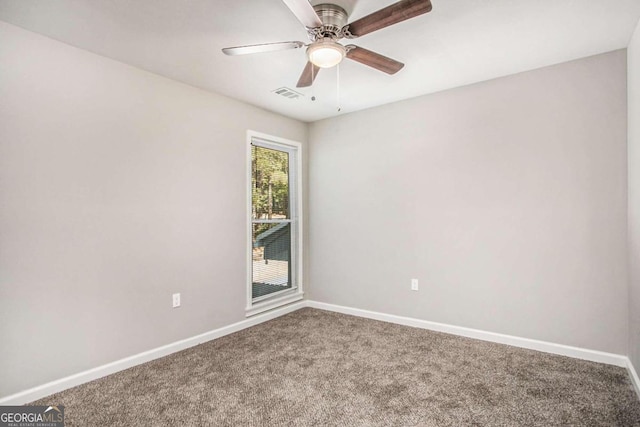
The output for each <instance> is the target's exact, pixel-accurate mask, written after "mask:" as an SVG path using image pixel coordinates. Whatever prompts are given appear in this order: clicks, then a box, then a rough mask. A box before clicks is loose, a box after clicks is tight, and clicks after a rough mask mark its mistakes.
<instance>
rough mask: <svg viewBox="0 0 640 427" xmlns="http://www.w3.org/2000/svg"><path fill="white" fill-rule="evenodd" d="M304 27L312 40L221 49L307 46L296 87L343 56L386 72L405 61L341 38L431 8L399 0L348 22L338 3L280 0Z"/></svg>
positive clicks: (425, 2)
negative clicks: (313, 3) (302, 67)
mask: <svg viewBox="0 0 640 427" xmlns="http://www.w3.org/2000/svg"><path fill="white" fill-rule="evenodd" d="M282 1H283V2H284V3H285V4H286V5H287V7H288V8H289V9H290V10H291V12H293V14H294V15H295V16H296V18H298V20H299V21H300V22H301V23H302V25H304V26H305V27H306V29H307V33H308V35H309V39H310V40H311V43H309V44H305V43H303V42H300V41H288V42H279V43H265V44H256V45H249V46H237V47H227V48H224V49H222V51H223V52H224V53H225V54H227V55H232V56H234V55H244V54H249V53H259V52H273V51H279V50H288V49H299V48H301V47H305V46H306V47H307V57H308V59H309V60H308V62H307V65H306V66H305V68H304V71H303V72H302V75H301V76H300V79H299V80H298V84H297V85H296V86H297V87H307V86H311V85H312V84H313V80H314V79H315V77H316V76H317V75H318V71H319V70H320V68H330V67H333V66H335V65H338V64H339V63H340V62H341V61H342V60H343V59H344V58H345V57H346V58H349V59H352V60H354V61H357V62H360V63H361V64H364V65H368V66H369V67H373V68H375V69H376V70H380V71H383V72H385V73H387V74H395V73H397V72H398V71H400V69H401V68H402V67H404V64H403V63H402V62H398V61H396V60H394V59H391V58H387V57H386V56H383V55H380V54H379V53H375V52H372V51H370V50H367V49H364V48H361V47H358V46H355V45H352V44H349V45H346V46H344V45H342V44H340V43H338V40H340V39H342V38H347V39H355V38H357V37H360V36H364V35H365V34H369V33H371V32H373V31H376V30H380V29H382V28H385V27H388V26H390V25H393V24H397V23H398V22H402V21H405V20H407V19H410V18H413V17H416V16H418V15H422V14H423V13H427V12H429V11H431V7H432V6H431V1H430V0H400V1H398V2H397V3H394V4H392V5H390V6H387V7H385V8H383V9H380V10H378V11H377V12H373V13H372V14H370V15H367V16H365V17H363V18H360V19H358V20H357V21H354V22H352V23H350V24H348V23H347V19H348V14H347V12H346V11H345V10H344V9H343V8H342V7H340V6H338V5H335V4H331V3H322V4H318V5H316V6H311V4H310V3H309V1H308V0H282Z"/></svg>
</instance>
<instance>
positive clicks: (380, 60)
mask: <svg viewBox="0 0 640 427" xmlns="http://www.w3.org/2000/svg"><path fill="white" fill-rule="evenodd" d="M346 47H347V48H349V51H348V52H347V58H349V59H353V60H354V61H357V62H359V63H361V64H364V65H368V66H369V67H372V68H375V69H376V70H380V71H383V72H385V73H387V74H395V73H397V72H398V71H400V70H401V69H402V67H404V64H403V63H402V62H398V61H396V60H395V59H391V58H387V57H386V56H384V55H380V54H379V53H375V52H372V51H370V50H367V49H364V48H361V47H358V46H354V45H352V44H350V45H348V46H346Z"/></svg>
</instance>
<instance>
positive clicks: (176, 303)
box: [173, 294, 180, 308]
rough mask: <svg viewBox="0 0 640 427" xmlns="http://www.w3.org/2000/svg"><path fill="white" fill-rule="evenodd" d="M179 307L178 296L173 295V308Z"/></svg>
mask: <svg viewBox="0 0 640 427" xmlns="http://www.w3.org/2000/svg"><path fill="white" fill-rule="evenodd" d="M176 307H180V294H173V308H176Z"/></svg>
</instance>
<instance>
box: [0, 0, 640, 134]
mask: <svg viewBox="0 0 640 427" xmlns="http://www.w3.org/2000/svg"><path fill="white" fill-rule="evenodd" d="M327 1H330V0H325V1H315V2H313V1H312V3H313V4H316V3H321V2H327ZM334 2H335V3H336V4H339V5H341V6H343V7H344V8H345V9H347V11H349V12H352V13H351V16H350V19H349V20H350V21H353V20H355V19H358V18H359V17H362V16H364V15H368V14H369V13H371V12H374V11H376V10H378V9H380V8H382V7H385V6H387V5H389V4H391V3H393V2H394V1H393V0H367V1H365V0H334ZM432 3H433V10H432V11H431V12H430V13H428V14H426V15H422V16H419V17H417V18H413V19H411V20H409V21H405V22H402V23H399V24H397V25H394V26H391V27H388V28H385V29H382V30H380V31H378V32H375V33H372V34H369V35H366V36H363V37H362V38H359V39H356V40H354V41H350V42H351V43H354V44H356V45H359V46H362V47H365V48H367V49H370V50H374V51H377V52H379V53H382V54H384V55H386V56H389V57H392V58H394V59H396V60H399V61H401V62H404V63H405V64H406V66H405V67H404V69H402V70H401V71H400V72H398V73H397V74H396V75H394V76H389V75H387V74H384V73H382V72H379V71H376V70H374V69H371V68H369V67H366V66H364V65H361V64H359V63H356V62H353V61H349V60H345V61H344V62H343V63H342V64H341V65H340V98H341V107H342V110H341V112H338V111H337V105H338V104H337V101H336V95H337V85H336V69H329V70H322V71H321V73H320V74H319V75H318V77H317V79H316V83H315V84H314V86H313V88H305V89H300V90H299V91H300V92H301V93H302V94H303V95H304V97H301V98H300V99H297V100H291V99H287V98H284V97H282V96H279V95H276V94H274V93H272V91H273V90H274V89H277V88H279V87H282V86H286V87H289V88H293V89H295V85H296V82H297V80H298V77H299V75H300V73H301V72H302V69H303V68H304V65H305V63H306V56H305V52H304V49H296V50H289V51H282V52H271V53H262V54H256V55H248V56H240V57H229V56H226V55H224V54H222V52H221V49H222V48H223V47H228V46H238V45H245V44H254V43H267V42H277V41H288V40H300V41H303V42H305V43H306V42H308V38H307V36H306V31H305V29H304V28H303V27H302V25H301V24H300V23H299V22H298V21H297V20H296V18H295V16H293V14H292V13H291V12H290V11H289V9H288V8H287V7H286V6H285V4H284V3H283V2H282V0H250V1H240V0H0V20H3V21H5V22H8V23H11V24H14V25H17V26H20V27H23V28H25V29H28V30H31V31H34V32H37V33H41V34H44V35H46V36H49V37H51V38H54V39H57V40H60V41H63V42H65V43H68V44H70V45H73V46H77V47H80V48H82V49H86V50H89V51H91V52H95V53H98V54H100V55H103V56H106V57H109V58H113V59H116V60H118V61H122V62H124V63H127V64H131V65H133V66H136V67H139V68H142V69H144V70H148V71H151V72H153V73H156V74H160V75H163V76H166V77H169V78H172V79H175V80H178V81H182V82H184V83H188V84H190V85H193V86H197V87H200V88H203V89H206V90H211V91H214V92H218V93H222V94H224V95H227V96H230V97H233V98H236V99H240V100H242V101H245V102H248V103H250V104H254V105H257V106H259V107H262V108H265V109H267V110H272V111H275V112H278V113H281V114H283V115H286V116H290V117H293V118H296V119H300V120H304V121H315V120H319V119H322V118H326V117H331V116H335V115H338V114H344V113H345V112H351V111H356V110H361V109H364V108H369V107H373V106H376V105H381V104H386V103H389V102H393V101H398V100H401V99H406V98H411V97H415V96H418V95H422V94H427V93H432V92H436V91H441V90H444V89H448V88H452V87H457V86H461V85H466V84H470V83H475V82H478V81H483V80H487V79H492V78H495V77H499V76H504V75H509V74H513V73H517V72H521V71H526V70H531V69H535V68H539V67H543V66H546V65H551V64H556V63H560V62H564V61H568V60H572V59H576V58H581V57H585V56H590V55H594V54H598V53H602V52H607V51H611V50H615V49H620V48H624V47H626V46H627V44H628V42H629V39H630V38H631V35H632V33H633V30H634V27H635V25H636V23H637V22H638V18H639V17H640V1H638V0H606V1H604V0H535V1H534V0H432ZM0 42H1V41H0ZM312 95H315V97H316V98H317V100H316V101H315V102H313V101H311V96H312Z"/></svg>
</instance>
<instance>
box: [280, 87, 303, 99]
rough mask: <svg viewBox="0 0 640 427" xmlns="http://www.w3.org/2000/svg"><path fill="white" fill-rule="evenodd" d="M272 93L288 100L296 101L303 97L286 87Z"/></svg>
mask: <svg viewBox="0 0 640 427" xmlns="http://www.w3.org/2000/svg"><path fill="white" fill-rule="evenodd" d="M273 93H275V94H276V95H281V96H284V97H285V98H289V99H298V98H300V97H301V96H304V95H303V94H301V93H299V92H296V91H295V90H293V89H289V88H288V87H281V88H278V89H276V90H274V91H273Z"/></svg>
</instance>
